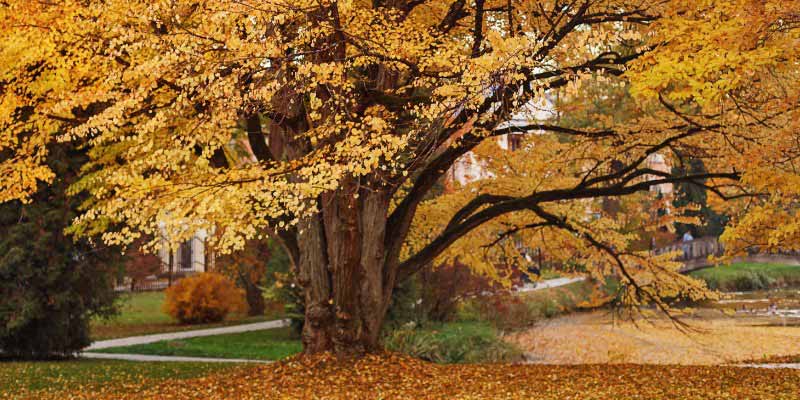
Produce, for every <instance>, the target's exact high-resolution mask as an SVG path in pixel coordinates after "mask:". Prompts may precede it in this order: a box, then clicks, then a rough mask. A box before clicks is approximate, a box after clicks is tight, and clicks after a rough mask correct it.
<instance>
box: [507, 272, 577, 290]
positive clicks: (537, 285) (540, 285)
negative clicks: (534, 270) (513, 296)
mask: <svg viewBox="0 0 800 400" xmlns="http://www.w3.org/2000/svg"><path fill="white" fill-rule="evenodd" d="M584 280H586V277H583V276H578V277H574V278H556V279H548V280H545V281H538V282H533V283H526V284H524V285H522V287H520V288H519V289H517V292H520V293H525V292H533V291H536V290H542V289H550V288H554V287H559V286H564V285H569V284H570V283H575V282H580V281H584Z"/></svg>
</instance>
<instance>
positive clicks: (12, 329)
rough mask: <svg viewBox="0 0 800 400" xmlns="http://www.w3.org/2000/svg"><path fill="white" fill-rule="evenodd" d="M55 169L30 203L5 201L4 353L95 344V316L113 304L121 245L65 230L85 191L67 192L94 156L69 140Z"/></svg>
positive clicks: (64, 351) (0, 266)
mask: <svg viewBox="0 0 800 400" xmlns="http://www.w3.org/2000/svg"><path fill="white" fill-rule="evenodd" d="M49 154H50V156H49V158H48V167H49V168H50V169H51V170H52V171H53V172H54V173H55V174H56V178H55V179H54V180H53V182H51V183H50V184H49V185H45V184H40V185H39V190H38V191H36V192H35V193H33V195H32V196H31V197H30V198H29V199H28V200H29V201H28V202H25V203H23V202H21V201H19V200H16V201H12V202H8V203H5V204H0V299H2V301H0V354H2V355H3V356H11V357H20V358H48V357H64V356H69V355H72V354H74V353H75V352H77V351H80V350H81V349H82V348H84V347H85V346H88V345H89V343H90V340H89V320H90V319H91V318H93V317H97V316H109V315H111V314H112V313H113V312H114V311H115V309H114V299H115V294H114V279H113V277H114V275H115V274H116V272H117V270H118V269H119V268H120V267H121V265H120V261H121V256H120V249H119V248H117V247H107V246H105V245H104V244H102V243H98V242H94V241H91V240H89V239H87V238H80V239H75V238H73V237H71V236H68V235H67V234H66V233H65V232H64V230H65V229H66V228H67V227H68V226H69V225H70V223H71V222H72V220H73V218H75V217H76V216H77V215H78V212H79V211H78V206H79V205H80V203H81V202H82V201H84V200H85V199H86V196H85V195H79V196H72V197H70V196H67V193H66V192H67V187H68V186H69V185H70V184H71V183H73V182H75V180H76V179H77V178H78V173H79V168H80V166H81V165H82V163H83V161H86V160H87V158H86V156H85V155H84V153H83V152H79V151H75V150H71V149H70V147H69V146H65V145H60V146H52V147H51V148H50V149H49Z"/></svg>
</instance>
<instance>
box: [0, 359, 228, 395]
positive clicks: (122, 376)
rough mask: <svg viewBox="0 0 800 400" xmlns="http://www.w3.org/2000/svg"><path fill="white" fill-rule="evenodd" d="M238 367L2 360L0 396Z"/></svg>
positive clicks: (198, 374) (184, 375)
mask: <svg viewBox="0 0 800 400" xmlns="http://www.w3.org/2000/svg"><path fill="white" fill-rule="evenodd" d="M236 367H237V366H236V365H234V364H228V363H181V362H177V363H141V362H129V361H112V360H86V359H81V360H65V361H49V362H0V398H2V397H4V395H11V396H13V395H18V394H22V393H25V392H30V391H38V390H56V389H61V390H63V389H69V388H75V389H77V388H79V387H84V388H89V389H94V388H100V387H103V386H115V385H124V384H127V383H137V382H141V381H143V380H163V379H170V378H176V379H183V378H191V377H196V376H203V375H207V374H209V373H213V372H217V371H223V370H229V369H232V368H236ZM32 398H36V396H32Z"/></svg>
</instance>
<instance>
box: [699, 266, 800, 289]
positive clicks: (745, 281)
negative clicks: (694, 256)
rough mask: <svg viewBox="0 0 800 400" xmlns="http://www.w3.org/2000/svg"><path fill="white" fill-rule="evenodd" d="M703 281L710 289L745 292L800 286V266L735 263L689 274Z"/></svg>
mask: <svg viewBox="0 0 800 400" xmlns="http://www.w3.org/2000/svg"><path fill="white" fill-rule="evenodd" d="M690 275H691V276H693V277H695V278H699V279H703V280H704V281H706V282H707V283H708V286H709V287H710V288H712V289H716V290H722V291H746V290H759V289H771V288H776V287H784V286H800V266H792V265H782V264H751V263H735V264H731V265H721V266H717V267H712V268H706V269H701V270H698V271H694V272H691V273H690Z"/></svg>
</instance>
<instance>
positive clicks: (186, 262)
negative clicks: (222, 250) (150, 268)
mask: <svg viewBox="0 0 800 400" xmlns="http://www.w3.org/2000/svg"><path fill="white" fill-rule="evenodd" d="M207 237H208V234H207V232H206V231H205V230H204V229H201V230H199V231H197V233H195V234H194V236H192V238H191V239H189V240H187V241H185V242H183V243H181V244H180V245H179V246H178V248H177V249H175V250H172V248H171V246H170V243H169V241H168V240H167V239H166V237H163V236H162V239H161V246H160V247H159V250H158V258H160V259H161V265H162V271H163V272H170V271H171V272H172V273H198V272H205V271H208V270H210V269H213V267H214V258H213V255H212V254H211V252H209V251H206V238H207Z"/></svg>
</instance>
